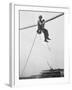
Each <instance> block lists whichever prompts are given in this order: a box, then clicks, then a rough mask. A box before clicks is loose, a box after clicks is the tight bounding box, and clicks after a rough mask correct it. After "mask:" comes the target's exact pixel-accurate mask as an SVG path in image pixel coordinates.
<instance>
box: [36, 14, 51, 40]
mask: <svg viewBox="0 0 72 90" xmlns="http://www.w3.org/2000/svg"><path fill="white" fill-rule="evenodd" d="M44 26H45V20H44V19H43V20H42V16H41V15H40V16H39V20H38V30H37V33H38V34H41V32H43V33H44V38H45V42H48V41H47V40H51V39H50V38H49V33H48V31H47V30H46V29H45V28H44Z"/></svg>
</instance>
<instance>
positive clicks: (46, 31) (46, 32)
mask: <svg viewBox="0 0 72 90" xmlns="http://www.w3.org/2000/svg"><path fill="white" fill-rule="evenodd" d="M45 34H46V38H47V39H48V40H51V39H50V38H49V33H48V30H46V29H45Z"/></svg>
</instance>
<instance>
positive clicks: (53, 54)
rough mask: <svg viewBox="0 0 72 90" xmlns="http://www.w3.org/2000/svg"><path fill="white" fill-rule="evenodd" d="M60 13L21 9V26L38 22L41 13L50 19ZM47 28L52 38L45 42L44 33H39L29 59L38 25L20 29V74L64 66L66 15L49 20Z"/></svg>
mask: <svg viewBox="0 0 72 90" xmlns="http://www.w3.org/2000/svg"><path fill="white" fill-rule="evenodd" d="M59 14H60V13H50V12H32V11H20V28H23V27H26V26H30V25H34V24H37V21H38V17H39V15H42V16H43V18H44V19H45V20H48V19H50V18H52V17H54V16H56V15H59ZM45 28H46V29H47V30H48V32H49V35H50V38H51V40H50V41H49V42H48V43H46V42H44V35H43V33H42V34H40V35H37V38H36V41H35V44H34V47H33V49H32V52H31V55H30V57H29V60H28V63H27V66H26V68H25V70H23V69H24V66H25V64H26V61H27V57H28V54H29V52H30V49H31V46H32V43H33V40H34V37H35V35H36V31H37V27H32V28H28V29H25V30H20V76H30V75H36V74H39V73H40V72H41V71H42V70H47V69H50V68H49V66H48V62H49V64H50V65H51V66H52V68H54V69H55V68H64V16H61V17H59V18H56V19H54V20H52V21H50V22H47V23H46V25H45Z"/></svg>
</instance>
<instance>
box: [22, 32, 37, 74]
mask: <svg viewBox="0 0 72 90" xmlns="http://www.w3.org/2000/svg"><path fill="white" fill-rule="evenodd" d="M36 38H37V33H36V35H35V38H34V41H33V44H32V47H31V49H30V52H29V54H28V57H27V61H26V64H25V66H24V69H23V72H24V70H25V68H26V66H27V63H28V60H29V57H30V55H31V52H32V49H33V46H34V43H35V40H36ZM23 72H22V75H23Z"/></svg>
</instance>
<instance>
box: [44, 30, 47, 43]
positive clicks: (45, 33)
mask: <svg viewBox="0 0 72 90" xmlns="http://www.w3.org/2000/svg"><path fill="white" fill-rule="evenodd" d="M43 33H44V38H45V42H48V41H47V35H48V33H47V32H46V30H45V29H43Z"/></svg>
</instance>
